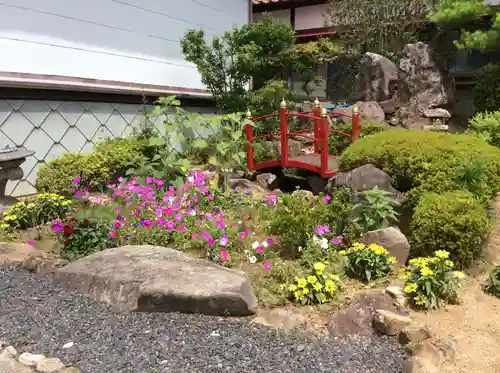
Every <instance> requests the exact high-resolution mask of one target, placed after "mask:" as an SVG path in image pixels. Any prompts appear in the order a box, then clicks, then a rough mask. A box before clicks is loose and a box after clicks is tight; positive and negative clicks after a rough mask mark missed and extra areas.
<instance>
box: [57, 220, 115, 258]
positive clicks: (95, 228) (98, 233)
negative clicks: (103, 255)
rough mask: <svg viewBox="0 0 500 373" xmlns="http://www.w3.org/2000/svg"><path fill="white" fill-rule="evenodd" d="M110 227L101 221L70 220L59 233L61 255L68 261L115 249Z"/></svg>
mask: <svg viewBox="0 0 500 373" xmlns="http://www.w3.org/2000/svg"><path fill="white" fill-rule="evenodd" d="M110 231H111V229H110V225H109V224H108V223H107V222H105V221H101V220H95V219H86V218H83V219H82V218H75V217H72V218H70V219H68V220H67V221H66V222H65V224H64V225H63V227H62V229H61V230H60V231H59V240H60V241H61V244H62V245H61V255H62V257H63V258H65V259H67V260H76V259H79V258H82V257H84V256H87V255H90V254H92V253H95V252H98V251H101V250H104V249H107V248H110V247H114V246H115V243H114V242H113V241H112V240H111V239H110V238H109V233H110Z"/></svg>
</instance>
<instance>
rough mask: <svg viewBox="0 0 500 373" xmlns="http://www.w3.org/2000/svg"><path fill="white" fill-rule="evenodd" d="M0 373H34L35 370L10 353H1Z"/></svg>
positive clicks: (4, 351)
mask: <svg viewBox="0 0 500 373" xmlns="http://www.w3.org/2000/svg"><path fill="white" fill-rule="evenodd" d="M0 373H33V370H32V369H31V368H29V367H27V366H25V365H23V364H21V363H20V362H18V361H17V360H16V359H15V357H13V356H12V355H11V354H10V353H9V352H8V351H6V350H3V351H2V352H0Z"/></svg>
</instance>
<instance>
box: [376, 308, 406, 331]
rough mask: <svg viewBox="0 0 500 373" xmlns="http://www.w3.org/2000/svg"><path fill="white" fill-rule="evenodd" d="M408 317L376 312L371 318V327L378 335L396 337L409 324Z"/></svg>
mask: <svg viewBox="0 0 500 373" xmlns="http://www.w3.org/2000/svg"><path fill="white" fill-rule="evenodd" d="M411 322H412V319H411V318H410V317H409V316H403V315H398V314H396V313H394V312H391V311H386V310H376V311H375V315H374V316H373V327H374V328H375V330H377V331H378V332H379V333H382V334H386V335H396V334H398V333H399V332H400V331H401V330H403V329H404V328H405V327H406V326H407V325H409V324H411Z"/></svg>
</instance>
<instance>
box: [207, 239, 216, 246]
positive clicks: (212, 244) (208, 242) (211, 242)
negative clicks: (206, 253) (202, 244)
mask: <svg viewBox="0 0 500 373" xmlns="http://www.w3.org/2000/svg"><path fill="white" fill-rule="evenodd" d="M207 245H208V246H210V247H214V246H215V239H214V238H213V237H210V238H209V239H208V241H207Z"/></svg>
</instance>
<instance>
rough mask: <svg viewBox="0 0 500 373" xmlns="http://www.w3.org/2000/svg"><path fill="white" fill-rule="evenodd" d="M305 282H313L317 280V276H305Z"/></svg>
mask: <svg viewBox="0 0 500 373" xmlns="http://www.w3.org/2000/svg"><path fill="white" fill-rule="evenodd" d="M307 282H308V283H310V284H315V283H316V282H318V278H317V277H316V276H307Z"/></svg>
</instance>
